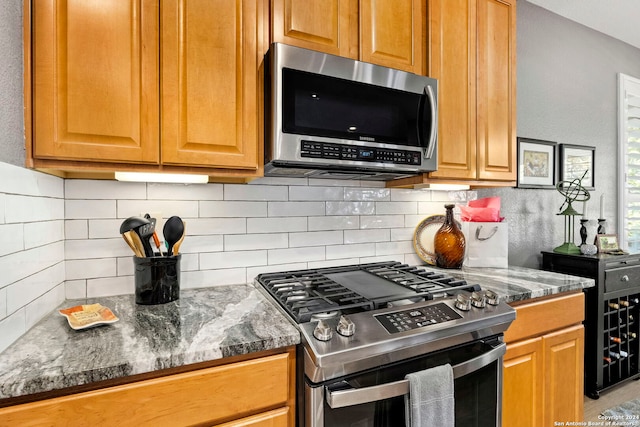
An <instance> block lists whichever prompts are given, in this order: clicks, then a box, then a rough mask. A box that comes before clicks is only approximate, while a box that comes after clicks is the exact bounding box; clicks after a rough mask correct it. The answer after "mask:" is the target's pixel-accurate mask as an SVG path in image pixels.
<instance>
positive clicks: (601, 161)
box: [479, 0, 640, 268]
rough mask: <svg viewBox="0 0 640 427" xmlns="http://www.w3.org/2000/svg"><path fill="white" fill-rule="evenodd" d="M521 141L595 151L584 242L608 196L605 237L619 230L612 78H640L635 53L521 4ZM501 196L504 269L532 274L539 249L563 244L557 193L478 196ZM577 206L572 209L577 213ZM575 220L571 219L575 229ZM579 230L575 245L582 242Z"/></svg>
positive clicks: (639, 53) (504, 192)
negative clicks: (516, 267)
mask: <svg viewBox="0 0 640 427" xmlns="http://www.w3.org/2000/svg"><path fill="white" fill-rule="evenodd" d="M517 25H518V29H517V43H518V45H517V55H518V58H517V61H518V69H517V76H518V77H517V78H518V84H517V108H518V111H517V114H518V123H517V126H518V132H517V133H518V136H521V137H527V138H535V139H544V140H549V141H555V142H557V143H564V144H577V145H589V146H595V147H596V165H595V184H596V185H595V190H594V191H591V200H590V201H589V202H588V203H587V213H588V217H589V218H591V219H593V220H592V221H590V222H589V225H588V232H589V237H588V239H589V240H593V238H594V235H595V230H596V228H597V225H596V221H595V220H594V219H595V218H597V216H598V209H599V199H600V195H601V194H602V193H605V194H606V195H607V196H606V199H607V203H606V209H605V217H606V219H607V230H606V231H607V232H609V233H615V232H616V212H617V208H616V206H617V205H616V203H617V201H616V199H617V197H616V191H617V181H616V179H617V177H616V174H617V148H616V147H617V123H616V121H617V74H618V73H620V72H622V73H625V74H629V75H632V76H635V77H640V49H637V48H634V47H632V46H630V45H628V44H626V43H623V42H620V41H618V40H615V39H613V38H611V37H609V36H606V35H604V34H602V33H599V32H597V31H595V30H592V29H589V28H587V27H585V26H583V25H580V24H577V23H575V22H573V21H570V20H568V19H565V18H563V17H561V16H559V15H556V14H554V13H551V12H549V11H548V10H546V9H543V8H541V7H538V6H535V5H533V4H531V3H529V2H526V1H522V0H520V1H518V16H517ZM488 195H499V196H501V198H502V206H503V211H502V213H503V215H504V216H505V217H506V218H507V220H508V221H509V234H510V242H509V263H510V264H512V265H520V266H525V267H533V268H537V267H538V266H539V264H540V259H541V256H540V251H542V250H552V249H553V248H554V247H556V246H559V245H560V244H562V243H563V242H564V222H563V217H561V216H558V215H556V213H557V212H558V210H559V208H560V205H561V204H562V202H563V200H564V199H563V197H562V196H561V195H560V193H558V192H557V191H556V190H553V189H551V190H532V189H517V188H516V189H511V188H509V189H501V190H482V191H480V192H479V196H488ZM581 205H582V204H581V203H580V204H579V205H578V206H575V208H576V210H578V211H581V210H582V206H581ZM577 219H579V217H577V218H576V223H577V224H578V225H579V221H577ZM577 228H578V227H577V226H576V230H575V233H576V240H577V243H578V244H579V243H580V242H579V240H580V238H579V236H578V230H577Z"/></svg>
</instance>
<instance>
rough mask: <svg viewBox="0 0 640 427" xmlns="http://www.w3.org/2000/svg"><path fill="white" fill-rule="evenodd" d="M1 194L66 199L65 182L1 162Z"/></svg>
mask: <svg viewBox="0 0 640 427" xmlns="http://www.w3.org/2000/svg"><path fill="white" fill-rule="evenodd" d="M0 176H1V177H2V179H0V193H7V194H22V195H25V196H38V197H54V198H60V199H61V198H63V197H64V180H63V179H61V178H58V177H56V176H52V175H47V174H45V173H41V172H36V171H33V170H30V169H25V168H21V167H19V166H15V165H10V164H7V163H2V162H0Z"/></svg>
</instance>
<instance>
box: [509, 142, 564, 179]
mask: <svg viewBox="0 0 640 427" xmlns="http://www.w3.org/2000/svg"><path fill="white" fill-rule="evenodd" d="M557 145H558V144H557V143H556V142H553V141H544V140H541V139H531V138H520V137H519V138H518V188H555V185H556V148H557Z"/></svg>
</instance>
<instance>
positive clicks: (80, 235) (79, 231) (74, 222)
mask: <svg viewBox="0 0 640 427" xmlns="http://www.w3.org/2000/svg"><path fill="white" fill-rule="evenodd" d="M64 238H65V239H88V238H89V221H88V220H86V219H69V220H66V221H65V222H64Z"/></svg>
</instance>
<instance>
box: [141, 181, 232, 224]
mask: <svg viewBox="0 0 640 427" xmlns="http://www.w3.org/2000/svg"><path fill="white" fill-rule="evenodd" d="M222 189H223V185H222V184H160V183H148V184H147V198H148V199H149V200H195V201H198V200H222V196H223V191H222ZM141 198H142V199H144V197H141ZM163 213H164V212H163ZM170 216H171V215H164V217H165V218H168V217H170Z"/></svg>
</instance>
